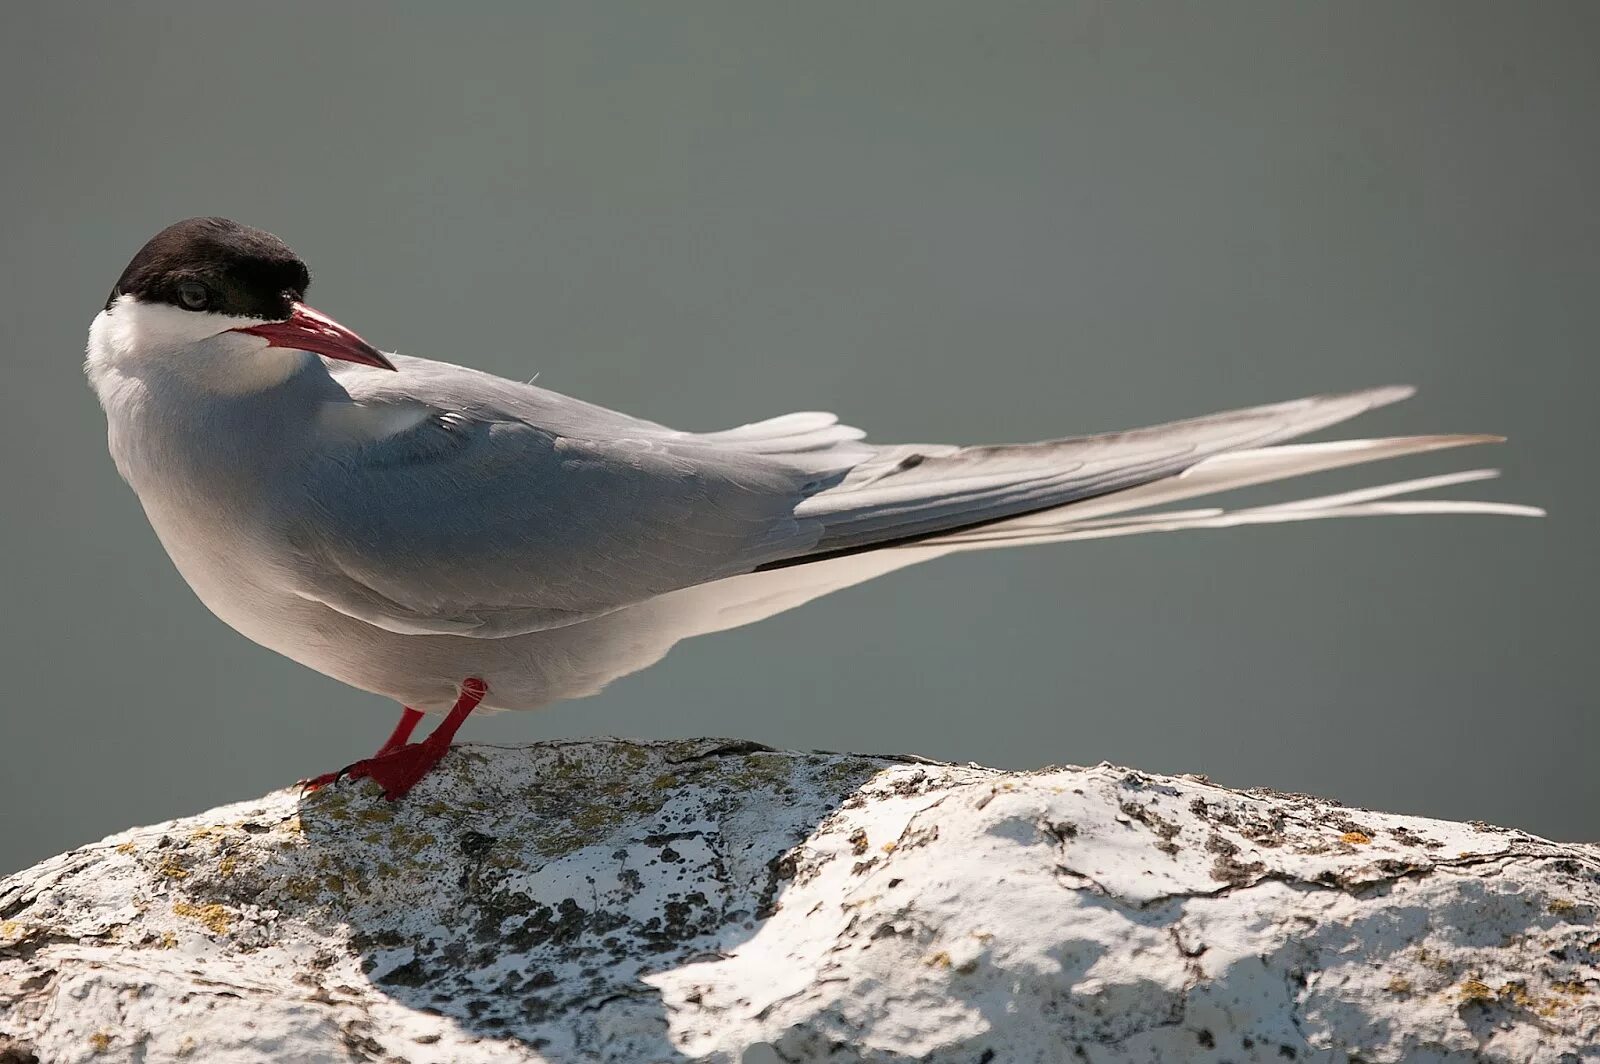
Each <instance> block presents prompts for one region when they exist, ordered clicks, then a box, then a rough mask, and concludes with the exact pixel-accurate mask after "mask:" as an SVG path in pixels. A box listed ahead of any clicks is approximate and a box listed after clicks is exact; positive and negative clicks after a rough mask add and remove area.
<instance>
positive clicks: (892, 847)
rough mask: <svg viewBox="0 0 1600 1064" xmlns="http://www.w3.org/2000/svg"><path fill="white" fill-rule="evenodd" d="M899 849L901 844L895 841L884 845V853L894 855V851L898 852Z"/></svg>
mask: <svg viewBox="0 0 1600 1064" xmlns="http://www.w3.org/2000/svg"><path fill="white" fill-rule="evenodd" d="M899 848H900V844H899V843H897V842H895V841H894V840H893V839H890V840H889V841H888V842H886V843H884V844H883V852H884V853H894V851H896V850H898V849H899Z"/></svg>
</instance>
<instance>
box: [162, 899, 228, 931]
mask: <svg viewBox="0 0 1600 1064" xmlns="http://www.w3.org/2000/svg"><path fill="white" fill-rule="evenodd" d="M172 911H173V912H174V913H176V914H177V915H179V916H187V917H189V918H190V919H191V920H198V921H200V922H201V923H202V924H204V925H205V926H206V928H207V929H208V930H210V931H211V932H212V933H213V934H217V935H226V934H227V933H228V932H230V931H232V930H233V914H232V913H230V912H229V911H228V910H227V909H226V908H224V907H223V906H221V905H194V904H192V903H190V902H186V901H180V902H178V903H177V904H175V905H174V906H173V907H172Z"/></svg>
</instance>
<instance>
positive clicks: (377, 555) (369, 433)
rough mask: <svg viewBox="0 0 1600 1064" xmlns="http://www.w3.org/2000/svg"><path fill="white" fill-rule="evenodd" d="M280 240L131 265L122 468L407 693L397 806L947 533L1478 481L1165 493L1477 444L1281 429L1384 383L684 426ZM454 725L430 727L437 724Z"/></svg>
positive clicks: (218, 599) (1096, 530) (1172, 520)
mask: <svg viewBox="0 0 1600 1064" xmlns="http://www.w3.org/2000/svg"><path fill="white" fill-rule="evenodd" d="M309 283H310V273H309V272H308V270H307V269H306V266H305V264H304V263H303V262H302V261H301V260H300V258H299V257H298V256H297V255H296V254H295V253H294V252H293V251H291V250H290V249H289V247H288V246H287V245H286V244H284V243H283V241H281V240H279V239H278V238H277V237H275V236H273V235H271V234H269V233H266V232H264V231H262V230H259V229H254V228H251V227H248V226H245V225H241V224H239V223H237V222H233V221H230V220H228V219H225V218H191V219H188V220H186V221H182V222H178V223H176V224H174V225H171V226H169V227H167V228H166V229H163V230H162V231H161V232H160V233H158V234H156V236H155V237H153V238H152V239H151V240H150V241H149V242H148V243H147V244H145V246H144V247H143V248H142V249H141V250H140V251H139V253H138V254H136V255H135V256H134V257H133V260H132V261H131V262H130V263H129V264H128V267H127V269H126V270H124V271H123V273H122V276H121V277H120V278H118V280H117V282H116V286H115V287H114V288H113V289H112V290H111V295H110V298H108V299H107V300H106V304H105V307H104V309H103V310H101V311H100V313H99V314H98V315H96V317H95V319H94V322H93V324H92V325H91V327H90V330H89V341H88V350H87V360H86V364H85V369H86V372H87V375H88V378H89V381H90V384H91V385H92V387H93V389H94V392H95V394H96V396H97V397H98V398H99V401H100V405H101V406H102V407H103V408H104V411H105V415H106V421H107V427H108V432H107V436H108V444H109V449H110V452H111V456H112V458H113V460H114V461H115V463H116V467H117V470H118V471H119V472H120V473H121V475H122V477H123V479H125V480H126V481H127V482H128V484H129V485H130V486H131V487H132V488H133V490H134V492H135V493H136V494H137V495H138V497H139V501H140V503H141V504H142V505H143V507H144V511H145V513H146V515H147V516H148V518H149V521H150V524H151V526H152V527H153V528H154V530H155V532H156V535H157V536H158V537H159V539H160V541H161V543H162V545H163V546H164V547H165V549H166V551H167V553H168V555H170V557H171V558H172V561H173V563H174V564H175V565H176V566H177V569H178V571H179V572H180V573H181V574H182V575H183V578H184V579H185V580H186V581H187V582H188V584H189V586H190V587H191V588H192V589H193V590H194V592H195V594H196V595H197V596H198V597H199V598H200V600H201V602H203V603H204V604H205V605H206V606H207V607H208V608H209V609H210V610H211V611H212V612H213V613H215V614H216V615H217V616H218V617H219V618H221V619H222V620H223V621H224V622H226V623H227V624H229V625H231V626H232V627H233V628H235V629H237V630H238V631H239V632H241V633H242V634H243V635H245V636H246V637H248V638H249V639H251V640H254V641H255V642H257V643H259V644H261V645H262V646H264V647H267V648H269V649H271V650H275V651H277V652H278V653H280V654H283V655H285V656H287V657H289V658H291V659H293V660H295V661H297V662H300V663H301V664H303V665H306V666H308V667H310V668H313V669H316V670H317V671H318V672H321V673H323V674H325V675H327V676H331V677H333V678H335V679H337V680H340V681H342V682H344V683H346V684H349V685H351V686H353V687H356V688H360V689H361V690H364V691H370V692H374V693H376V694H380V695H385V696H388V697H390V698H393V699H394V700H396V701H397V702H399V703H400V704H401V705H402V707H403V713H402V715H401V719H400V723H399V725H398V726H397V727H396V728H395V730H394V733H393V734H392V735H391V736H390V737H389V739H388V741H387V742H385V743H384V744H383V746H382V748H381V749H380V750H379V751H378V752H377V753H376V754H375V755H374V756H373V757H371V758H369V759H367V760H364V761H359V762H356V763H355V764H354V765H351V766H348V767H347V768H346V769H344V770H343V772H342V773H330V774H328V775H326V776H321V777H317V778H316V779H314V780H310V781H307V782H308V783H309V784H311V785H322V784H326V783H328V782H330V781H331V780H333V779H336V778H338V777H339V776H340V775H347V776H351V777H368V778H371V779H373V780H375V781H376V782H377V783H378V784H379V785H380V786H381V787H382V789H383V792H384V794H385V795H386V796H387V797H388V798H390V799H395V798H399V797H400V796H402V795H404V794H405V793H406V792H407V791H409V790H410V789H411V788H412V787H413V786H414V785H415V784H416V783H417V781H418V780H420V779H421V778H422V777H423V776H424V775H425V774H426V773H427V772H428V770H429V769H430V768H432V767H433V766H434V765H435V764H436V763H437V762H438V761H439V759H440V758H441V757H443V756H444V753H445V751H446V750H447V749H448V747H449V744H450V741H451V739H452V738H453V737H454V735H455V734H456V731H457V729H459V728H460V726H461V724H462V722H463V721H464V720H466V718H467V716H468V715H469V714H470V713H472V712H473V711H474V709H476V708H478V707H482V708H483V709H485V710H513V709H534V708H537V707H539V706H544V705H548V704H549V703H552V702H555V701H559V700H563V699H570V698H578V697H582V696H584V695H590V694H593V693H595V692H596V691H599V690H600V689H601V688H602V687H604V686H605V685H606V684H607V683H609V682H610V681H612V680H614V679H616V678H617V677H619V676H624V675H627V674H629V673H632V672H635V671H637V670H639V669H642V668H644V667H646V666H648V665H650V664H653V663H654V662H656V661H658V660H659V659H660V658H661V657H662V656H663V655H665V654H666V652H667V651H668V650H669V649H670V648H671V647H672V646H673V645H674V644H675V643H677V642H678V641H679V640H680V639H684V638H686V637H689V636H695V635H703V634H706V633H710V632H716V631H721V630H724V629H728V628H733V627H736V626H739V625H744V624H749V623H751V622H753V621H757V620H761V619H762V618H765V617H770V616H772V615H773V614H776V613H780V612H782V611H784V610H788V609H791V608H793V607H796V606H799V605H800V604H802V603H804V602H808V601H810V600H812V599H814V598H817V597H818V596H821V595H824V594H827V593H828V592H831V591H836V590H838V589H840V588H844V587H848V586H850V585H853V584H857V583H860V582H862V581H864V580H868V579H871V578H873V577H876V576H881V575H883V574H885V573H888V572H890V571H892V570H895V569H899V568H902V567H904V566H907V565H911V564H914V563H917V562H923V561H927V560H929V559H931V558H936V557H939V556H941V555H946V554H951V553H954V552H958V551H967V550H984V549H989V548H994V547H1009V546H1019V545H1024V544H1037V543H1048V542H1055V541H1063V540H1078V539H1093V538H1099V537H1106V536H1125V535H1133V534H1138V533H1144V532H1156V531H1170V530H1179V529H1194V528H1219V527H1230V526H1235V525H1246V524H1259V523H1272V522H1281V521H1303V520H1310V519H1319V518H1330V517H1356V516H1372V515H1383V514H1420V513H1492V514H1514V515H1537V514H1539V513H1540V512H1541V511H1539V510H1537V509H1535V508H1533V507H1527V506H1515V505H1508V504H1503V503H1490V502H1446V501H1439V500H1432V499H1414V498H1408V497H1405V496H1410V495H1411V494H1412V493H1414V492H1417V491H1420V490H1423V489H1428V488H1438V487H1444V486H1448V485H1455V484H1462V483H1466V482H1469V481H1475V480H1481V479H1484V478H1486V477H1491V476H1494V475H1495V472H1494V471H1493V470H1481V469H1479V470H1471V471H1467V472H1462V473H1454V474H1448V475H1444V476H1434V477H1428V478H1425V479H1421V480H1409V481H1404V482H1399V483H1391V484H1385V485H1383V486H1381V487H1375V488H1369V489H1366V490H1362V491H1353V492H1346V493H1343V494H1338V495H1330V496H1324V497H1321V498H1314V499H1301V500H1297V501H1294V502H1288V503H1282V504H1278V505H1269V506H1258V507H1253V508H1249V509H1242V510H1232V511H1228V510H1222V509H1216V508H1207V509H1182V510H1173V509H1165V510H1162V509H1156V510H1152V509H1151V508H1152V507H1162V506H1168V505H1169V504H1171V503H1174V502H1177V501H1180V500H1184V499H1189V498H1193V497H1196V496H1202V495H1210V494H1213V493H1216V492H1219V491H1223V490H1225V489H1230V488H1238V487H1243V486H1246V485H1250V484H1258V483H1262V482H1265V481H1273V480H1279V479H1281V478H1285V477H1291V476H1298V475H1301V474H1306V473H1313V472H1317V471H1320V470H1327V469H1333V468H1336V467H1339V466H1346V465H1352V464H1356V463H1361V462H1368V461H1372V460H1375V459H1380V458H1390V457H1395V456H1399V455H1408V454H1416V453H1419V452H1423V451H1433V450H1438V449H1442V448H1450V447H1460V446H1463V445H1467V444H1477V443H1488V442H1493V441H1498V440H1499V439H1500V437H1497V436H1484V435H1430V436H1410V437H1389V438H1382V439H1356V440H1342V441H1337V442H1331V443H1310V444H1284V443H1283V441H1285V440H1288V439H1291V438H1293V437H1298V436H1301V435H1303V434H1306V433H1310V432H1313V431H1315V430H1318V429H1322V428H1325V427H1327V426H1329V425H1333V424H1335V423H1336V422H1341V421H1344V420H1345V419H1346V418H1350V417H1353V416H1355V415H1356V414H1360V413H1362V412H1363V411H1366V410H1370V409H1372V408H1374V407H1377V406H1382V405H1384V404H1386V403H1392V402H1395V401H1397V400H1400V399H1404V398H1405V397H1406V396H1408V395H1410V394H1411V389H1410V388H1406V387H1384V388H1373V389H1368V390H1365V391H1356V392H1350V393H1347V394H1339V395H1320V396H1314V397H1311V398H1306V399H1298V400H1294V401H1292V402H1286V403H1276V404H1273V405H1270V406H1256V407H1250V408H1248V409H1241V410H1235V411H1231V412H1228V413H1221V414H1212V415H1210V416H1207V417H1199V418H1193V419H1190V420H1186V421H1175V422H1171V423H1168V424H1163V425H1157V426H1154V427H1151V428H1142V429H1133V430H1130V431H1124V432H1112V433H1107V434H1102V435H1086V436H1070V437H1064V438H1061V439H1054V440H1045V441H1041V442H1037V443H1023V444H1012V445H1005V446H974V447H962V446H950V445H896V446H886V445H877V444H871V443H867V442H866V441H865V434H864V433H863V432H861V431H860V430H858V429H854V428H850V427H847V426H845V425H842V424H840V422H839V420H838V419H837V418H836V417H835V416H834V415H832V414H826V413H814V412H806V413H794V414H786V415H783V416H781V417H775V418H771V419H769V420H765V421H755V422H752V423H750V424H746V425H741V426H739V427H737V428H730V429H723V430H721V431H716V432H685V431H679V430H676V429H672V428H668V427H666V426H665V425H660V424H656V423H655V422H651V421H646V420H642V419H640V418H636V417H631V416H629V415H627V414H622V413H618V412H616V411H613V410H608V409H606V408H605V407H601V406H596V405H593V404H590V403H587V402H583V401H580V400H578V399H572V398H568V397H567V396H564V395H560V394H558V393H556V392H552V391H548V390H545V389H543V388H538V387H534V386H533V385H532V384H524V383H519V382H516V381H510V380H505V379H502V378H500V377H496V376H492V375H490V374H488V373H483V372H480V371H478V370H473V369H468V368H465V367H462V366H456V365H451V364H449V363H445V362H434V361H430V360H428V359H424V358H412V357H407V356H402V355H398V354H387V355H386V354H384V353H382V352H380V351H379V350H378V349H377V348H375V347H373V346H372V345H371V344H369V343H367V342H366V341H365V340H363V339H362V338H361V337H360V336H359V335H357V334H356V333H355V332H353V331H351V330H350V329H348V328H346V327H345V326H343V325H341V324H339V323H338V322H337V321H335V320H334V319H333V318H331V317H329V316H328V315H326V314H323V313H322V312H320V311H317V310H314V309H312V308H311V307H310V306H308V305H307V304H306V302H305V293H306V288H307V286H308V284H309ZM429 712H433V713H439V712H443V713H445V714H446V715H445V718H444V720H443V721H442V722H441V723H440V724H439V725H438V726H437V727H436V728H435V730H434V731H433V732H432V734H431V735H429V736H428V737H427V738H425V739H423V740H421V741H419V742H411V741H410V737H411V733H412V731H413V730H414V729H415V727H416V725H417V723H418V721H419V720H420V719H421V718H422V716H423V715H424V714H425V713H429Z"/></svg>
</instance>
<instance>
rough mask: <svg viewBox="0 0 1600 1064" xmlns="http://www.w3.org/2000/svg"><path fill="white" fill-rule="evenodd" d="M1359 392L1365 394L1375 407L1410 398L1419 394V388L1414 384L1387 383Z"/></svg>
mask: <svg viewBox="0 0 1600 1064" xmlns="http://www.w3.org/2000/svg"><path fill="white" fill-rule="evenodd" d="M1358 394H1365V395H1366V397H1367V399H1368V401H1369V402H1371V404H1372V405H1373V406H1374V407H1379V406H1388V405H1389V404H1390V403H1398V402H1401V401H1402V400H1405V399H1410V398H1411V397H1412V396H1413V395H1416V394H1417V389H1416V386H1415V385H1412V384H1385V385H1382V386H1380V387H1377V388H1372V389H1369V390H1367V391H1366V392H1365V393H1358Z"/></svg>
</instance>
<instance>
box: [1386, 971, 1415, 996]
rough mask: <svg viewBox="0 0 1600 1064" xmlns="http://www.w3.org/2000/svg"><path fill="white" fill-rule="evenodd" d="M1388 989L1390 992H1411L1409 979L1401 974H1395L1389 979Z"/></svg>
mask: <svg viewBox="0 0 1600 1064" xmlns="http://www.w3.org/2000/svg"><path fill="white" fill-rule="evenodd" d="M1388 989H1389V993H1391V994H1409V993H1411V980H1409V979H1407V978H1406V977H1405V976H1403V975H1397V976H1395V977H1394V978H1393V979H1390V980H1389V987H1388Z"/></svg>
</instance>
